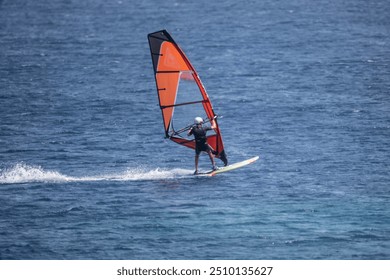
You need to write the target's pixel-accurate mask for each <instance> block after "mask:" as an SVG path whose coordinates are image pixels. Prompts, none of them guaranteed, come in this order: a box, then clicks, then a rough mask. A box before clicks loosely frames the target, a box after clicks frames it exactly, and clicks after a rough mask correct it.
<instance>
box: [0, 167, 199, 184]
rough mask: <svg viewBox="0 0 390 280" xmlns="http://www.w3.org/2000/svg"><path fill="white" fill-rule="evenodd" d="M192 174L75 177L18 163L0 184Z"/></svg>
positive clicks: (140, 171) (2, 173) (167, 175)
mask: <svg viewBox="0 0 390 280" xmlns="http://www.w3.org/2000/svg"><path fill="white" fill-rule="evenodd" d="M190 174H191V170H186V169H171V170H164V169H160V168H157V169H153V170H148V169H146V168H134V169H128V170H126V171H124V172H122V173H117V174H103V175H99V176H82V177H74V176H68V175H64V174H61V173H60V172H58V171H51V170H45V169H43V168H42V167H40V166H31V165H27V164H25V163H18V164H16V165H14V166H12V167H10V168H6V169H3V170H0V184H20V183H32V182H83V181H85V182H87V181H104V180H106V181H140V180H163V179H173V178H179V177H185V176H188V175H190Z"/></svg>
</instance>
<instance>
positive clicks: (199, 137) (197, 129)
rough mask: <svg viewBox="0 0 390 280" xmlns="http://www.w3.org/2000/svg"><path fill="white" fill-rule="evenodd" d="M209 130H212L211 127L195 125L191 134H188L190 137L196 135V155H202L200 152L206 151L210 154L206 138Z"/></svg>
mask: <svg viewBox="0 0 390 280" xmlns="http://www.w3.org/2000/svg"><path fill="white" fill-rule="evenodd" d="M208 130H212V128H211V127H209V126H205V127H203V126H198V125H194V126H193V127H192V128H191V130H190V132H189V133H188V135H192V134H193V135H194V136H195V143H196V146H195V153H196V154H197V155H199V154H200V152H202V151H205V152H208V151H210V150H211V149H210V146H209V145H208V144H207V137H206V133H207V131H208Z"/></svg>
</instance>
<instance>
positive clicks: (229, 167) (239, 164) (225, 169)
mask: <svg viewBox="0 0 390 280" xmlns="http://www.w3.org/2000/svg"><path fill="white" fill-rule="evenodd" d="M258 159H259V156H255V157H253V158H250V159H247V160H243V161H240V162H236V163H233V164H230V165H227V166H224V167H221V168H219V169H217V170H210V171H207V172H203V173H199V174H198V175H200V176H215V175H217V174H219V173H223V172H228V171H232V170H235V169H238V168H241V167H244V166H246V165H248V164H251V163H254V162H255V161H256V160H258Z"/></svg>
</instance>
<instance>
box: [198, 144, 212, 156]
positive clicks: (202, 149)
mask: <svg viewBox="0 0 390 280" xmlns="http://www.w3.org/2000/svg"><path fill="white" fill-rule="evenodd" d="M208 151H210V146H209V145H208V144H207V143H196V147H195V154H196V155H199V154H200V152H208Z"/></svg>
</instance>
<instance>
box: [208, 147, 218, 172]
mask: <svg viewBox="0 0 390 280" xmlns="http://www.w3.org/2000/svg"><path fill="white" fill-rule="evenodd" d="M207 153H208V154H209V157H210V161H211V164H212V165H213V169H216V166H215V161H214V155H213V153H212V152H211V150H210V149H209V150H208V151H207Z"/></svg>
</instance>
